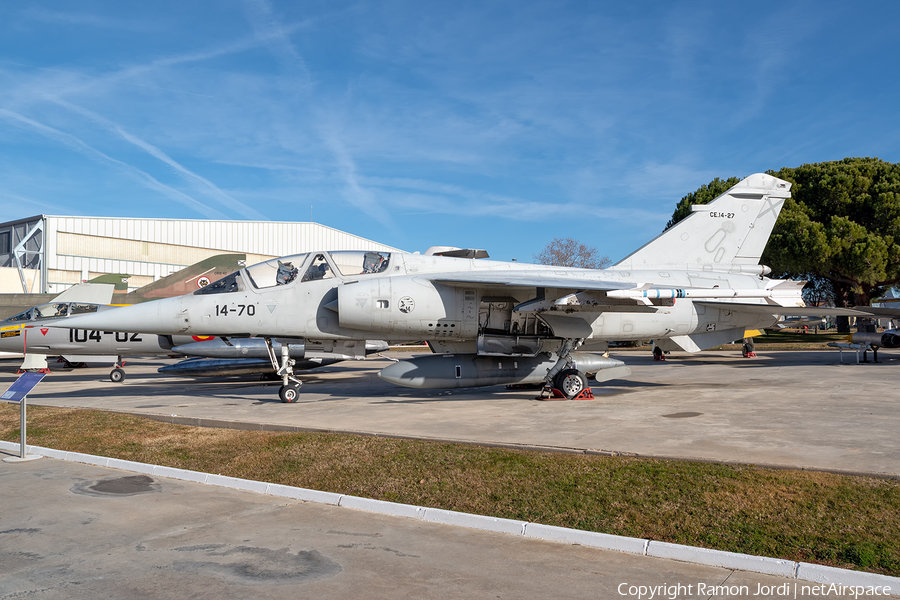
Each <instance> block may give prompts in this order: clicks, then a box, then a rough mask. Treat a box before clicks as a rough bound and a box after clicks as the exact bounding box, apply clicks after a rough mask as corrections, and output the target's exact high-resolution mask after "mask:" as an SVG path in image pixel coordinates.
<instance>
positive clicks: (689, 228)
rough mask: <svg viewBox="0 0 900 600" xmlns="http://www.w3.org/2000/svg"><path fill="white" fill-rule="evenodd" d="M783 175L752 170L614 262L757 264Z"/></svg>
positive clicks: (783, 187) (628, 265)
mask: <svg viewBox="0 0 900 600" xmlns="http://www.w3.org/2000/svg"><path fill="white" fill-rule="evenodd" d="M790 190H791V184H790V183H788V182H787V181H783V180H781V179H778V178H777V177H772V176H771V175H766V174H765V173H756V174H755V175H750V176H749V177H747V178H745V179H743V180H741V181H740V182H739V183H738V184H737V185H735V186H734V187H732V188H731V189H729V190H728V191H727V192H725V193H724V194H722V195H721V196H719V197H718V198H716V199H715V200H713V201H712V202H710V203H709V204H706V205H703V206H697V205H695V206H693V207H692V209H693V211H694V212H693V214H691V215H688V216H687V217H686V218H684V219H682V220H681V221H679V222H678V223H676V224H675V225H673V226H672V227H670V228H669V229H667V230H666V231H664V232H662V233H661V234H660V235H658V236H657V237H656V238H654V239H653V240H651V241H650V242H648V243H647V244H644V245H643V246H642V247H640V248H639V249H637V250H635V251H634V252H632V253H631V254H629V255H628V256H626V257H625V258H623V259H622V260H621V261H619V262H618V263H616V264H615V265H614V266H613V268H618V269H643V268H655V267H664V266H681V267H694V268H697V269H701V268H703V266H704V265H709V266H712V267H720V268H722V267H728V266H729V265H758V264H759V257H760V256H762V252H763V250H764V249H765V247H766V243H767V242H768V241H769V235H770V234H771V233H772V228H773V227H774V226H775V221H776V219H778V213H780V212H781V207H782V206H783V205H784V201H785V199H787V198H790V197H791V191H790Z"/></svg>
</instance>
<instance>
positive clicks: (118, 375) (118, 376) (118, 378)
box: [109, 367, 125, 383]
mask: <svg viewBox="0 0 900 600" xmlns="http://www.w3.org/2000/svg"><path fill="white" fill-rule="evenodd" d="M109 380H110V381H112V382H113V383H122V382H123V381H125V371H123V370H122V369H120V368H119V367H116V368H115V369H113V370H112V371H110V372H109Z"/></svg>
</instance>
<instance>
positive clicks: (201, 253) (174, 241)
mask: <svg viewBox="0 0 900 600" xmlns="http://www.w3.org/2000/svg"><path fill="white" fill-rule="evenodd" d="M321 249H328V250H385V251H395V250H397V249H396V248H392V247H390V246H387V245H385V244H380V243H377V242H374V241H372V240H368V239H366V238H362V237H359V236H356V235H353V234H350V233H347V232H344V231H340V230H338V229H334V228H332V227H327V226H325V225H320V224H318V223H303V222H269V221H205V220H204V221H199V220H188V219H132V218H118V217H77V216H53V215H35V216H33V217H28V218H25V219H19V220H16V221H9V222H6V223H0V267H8V268H12V269H16V270H19V268H20V267H21V269H22V272H25V270H27V269H31V270H37V271H39V272H40V273H41V275H42V276H41V277H40V278H38V279H37V281H39V282H40V283H39V285H40V286H41V288H42V289H30V290H29V289H22V287H23V286H22V285H21V283H20V284H19V285H18V286H16V287H15V288H14V289H5V288H6V286H4V289H2V290H0V292H3V293H20V292H23V291H25V292H61V291H63V290H64V289H66V288H67V287H69V286H71V285H74V284H76V283H79V282H81V281H84V280H86V279H91V278H93V277H96V276H98V275H101V274H105V273H125V274H129V275H131V279H130V280H129V282H128V285H129V288H131V289H135V288H139V287H141V286H143V285H146V284H148V283H150V282H152V281H155V280H157V279H159V278H161V277H165V276H167V275H170V274H171V273H174V272H175V271H178V270H180V269H183V268H184V267H186V266H188V265H192V264H194V263H196V262H199V261H201V260H203V259H204V258H208V257H210V256H213V255H215V254H222V253H225V252H238V253H243V254H247V263H248V264H253V263H256V262H260V261H263V260H268V259H270V258H274V257H277V256H284V255H287V254H296V253H300V252H309V251H311V250H321ZM8 279H10V278H8V277H7V278H4V279H3V280H2V281H7V280H8ZM15 279H18V280H20V281H21V280H22V277H20V276H19V275H16V277H15ZM31 279H34V278H33V277H32V278H31ZM31 279H29V281H30V280H31Z"/></svg>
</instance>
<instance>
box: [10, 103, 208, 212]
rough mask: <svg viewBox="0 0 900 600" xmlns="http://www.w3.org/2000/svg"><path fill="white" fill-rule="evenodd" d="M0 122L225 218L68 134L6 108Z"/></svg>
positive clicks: (198, 208)
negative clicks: (60, 145)
mask: <svg viewBox="0 0 900 600" xmlns="http://www.w3.org/2000/svg"><path fill="white" fill-rule="evenodd" d="M0 118H5V119H7V120H9V121H12V122H14V123H15V124H17V125H19V126H24V127H28V128H30V129H32V130H34V131H37V132H38V133H40V134H41V135H43V136H44V137H46V138H48V139H51V140H54V141H56V142H58V143H60V144H63V145H65V146H67V147H69V148H71V149H73V150H75V151H76V152H78V153H80V154H82V155H84V156H87V157H88V158H90V159H92V160H95V161H99V162H103V163H106V164H108V165H112V166H114V167H115V168H116V169H117V170H118V171H120V172H121V173H123V174H125V175H127V176H129V177H131V178H132V179H134V180H136V181H138V182H140V183H141V184H142V185H144V186H146V187H147V188H149V189H152V190H156V191H158V192H161V193H163V194H165V195H166V196H168V197H169V198H172V199H173V200H175V201H176V202H179V203H181V204H184V205H185V206H187V207H188V208H190V209H192V210H195V211H197V212H198V213H200V214H202V215H204V216H207V217H210V218H224V215H223V214H222V213H220V212H219V211H217V210H215V209H212V208H210V207H209V206H206V205H205V204H203V203H202V202H200V201H198V200H196V199H194V198H192V197H191V196H188V195H187V194H185V193H184V192H181V191H179V190H176V189H174V188H172V187H170V186H168V185H166V184H164V183H162V182H160V181H158V180H157V179H156V178H155V177H153V176H152V175H150V174H149V173H146V172H145V171H142V170H141V169H138V168H137V167H134V166H132V165H129V164H127V163H124V162H122V161H120V160H117V159H115V158H113V157H111V156H109V155H107V154H104V153H103V152H101V151H99V150H97V149H96V148H93V147H91V146H89V145H88V144H86V143H85V142H83V141H82V140H80V139H78V138H77V137H75V136H74V135H72V134H70V133H66V132H64V131H60V130H59V129H55V128H53V127H50V126H48V125H44V124H43V123H39V122H37V121H35V120H33V119H29V118H28V117H26V116H24V115H20V114H19V113H16V112H13V111H11V110H7V109H5V108H0Z"/></svg>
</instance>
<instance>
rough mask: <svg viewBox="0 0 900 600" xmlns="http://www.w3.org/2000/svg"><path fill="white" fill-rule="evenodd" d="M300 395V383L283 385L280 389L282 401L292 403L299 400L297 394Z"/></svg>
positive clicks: (279, 395)
mask: <svg viewBox="0 0 900 600" xmlns="http://www.w3.org/2000/svg"><path fill="white" fill-rule="evenodd" d="M299 395H300V386H298V385H283V386H281V389H279V390H278V397H279V398H281V401H282V402H284V403H286V404H290V403H291V402H296V401H297V396H299Z"/></svg>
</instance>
